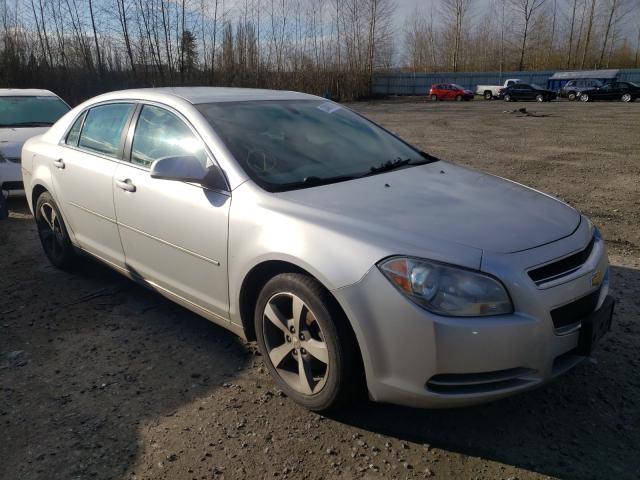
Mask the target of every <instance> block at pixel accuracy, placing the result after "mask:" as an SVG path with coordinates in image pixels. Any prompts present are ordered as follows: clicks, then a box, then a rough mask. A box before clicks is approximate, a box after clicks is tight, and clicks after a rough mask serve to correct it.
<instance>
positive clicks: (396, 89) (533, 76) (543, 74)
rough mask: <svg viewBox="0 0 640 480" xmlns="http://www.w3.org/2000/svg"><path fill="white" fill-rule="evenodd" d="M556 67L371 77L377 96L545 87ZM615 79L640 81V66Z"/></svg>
mask: <svg viewBox="0 0 640 480" xmlns="http://www.w3.org/2000/svg"><path fill="white" fill-rule="evenodd" d="M554 73H556V70H544V71H540V72H502V73H500V72H464V73H461V72H446V73H445V72H443V73H408V72H400V73H390V74H382V75H376V76H375V77H374V78H373V85H372V89H373V93H374V94H377V95H427V94H428V93H429V88H430V87H431V85H433V84H435V83H457V84H458V85H461V86H463V87H464V88H468V89H470V90H474V91H475V89H476V87H477V86H478V85H502V84H503V83H504V81H505V80H507V79H509V78H518V79H520V80H522V81H523V82H525V83H536V84H538V85H542V86H546V85H547V81H548V80H549V78H550V77H551V76H553V74H554ZM617 79H618V80H620V81H628V82H636V83H640V69H620V70H619V71H618V76H617Z"/></svg>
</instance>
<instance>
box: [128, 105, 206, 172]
mask: <svg viewBox="0 0 640 480" xmlns="http://www.w3.org/2000/svg"><path fill="white" fill-rule="evenodd" d="M183 156H193V157H196V158H197V159H198V160H200V162H201V163H202V165H203V166H205V167H207V166H208V165H207V154H206V153H205V150H204V147H203V145H202V142H201V141H200V139H198V138H197V137H196V136H195V135H194V134H193V132H192V131H191V129H190V128H189V127H188V126H187V125H186V124H185V123H184V122H183V121H182V120H181V119H179V118H178V117H177V116H176V115H174V114H173V113H171V112H169V111H167V110H165V109H164V108H159V107H154V106H152V105H145V106H144V107H143V108H142V112H140V117H139V118H138V124H137V125H136V131H135V134H134V135H133V145H132V147H131V163H134V164H136V165H141V166H143V167H149V166H150V165H151V164H152V163H153V162H154V161H155V160H158V159H161V158H167V157H183Z"/></svg>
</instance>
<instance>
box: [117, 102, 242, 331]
mask: <svg viewBox="0 0 640 480" xmlns="http://www.w3.org/2000/svg"><path fill="white" fill-rule="evenodd" d="M185 155H189V156H196V157H198V158H199V159H200V160H201V161H202V162H203V164H204V165H205V166H206V165H211V164H212V160H211V159H210V157H209V155H208V154H207V153H206V150H205V148H204V145H203V143H202V141H201V139H200V138H199V137H198V136H197V135H196V134H195V133H194V131H193V130H192V129H191V128H190V127H189V126H188V125H187V124H186V123H185V121H184V120H183V119H182V118H180V117H178V115H177V114H176V113H174V112H171V111H169V110H167V109H165V108H164V107H159V106H154V105H144V106H143V107H142V110H141V111H140V115H139V118H138V120H137V125H136V126H135V133H134V135H133V138H132V142H131V154H130V157H129V159H130V163H129V164H121V165H119V166H118V168H117V170H116V172H115V176H114V201H115V207H116V217H117V220H118V228H119V230H120V238H121V239H122V245H123V247H124V253H125V259H126V267H127V269H128V270H129V271H130V272H131V273H132V274H135V275H137V276H138V277H141V278H143V279H144V280H147V281H149V282H150V283H151V284H152V286H154V287H159V288H160V289H162V290H165V291H168V292H170V293H172V294H174V295H177V296H178V297H180V298H181V299H183V300H186V301H187V302H189V303H193V304H196V305H198V306H199V307H202V308H204V309H206V310H208V311H209V312H212V313H213V314H215V315H216V316H218V317H223V318H225V319H226V318H228V310H229V293H228V286H227V226H228V213H229V205H230V203H231V198H230V196H229V195H228V194H226V193H222V192H217V191H213V190H209V189H206V188H204V187H202V186H200V185H194V184H191V183H184V182H178V181H172V180H161V179H155V178H151V176H150V174H149V169H150V166H151V164H152V163H153V162H154V161H155V160H158V159H160V158H166V157H173V156H185Z"/></svg>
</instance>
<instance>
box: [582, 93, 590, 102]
mask: <svg viewBox="0 0 640 480" xmlns="http://www.w3.org/2000/svg"><path fill="white" fill-rule="evenodd" d="M589 100H590V98H589V94H587V93H583V94H582V95H580V101H581V102H588V101H589Z"/></svg>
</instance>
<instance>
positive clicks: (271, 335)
mask: <svg viewBox="0 0 640 480" xmlns="http://www.w3.org/2000/svg"><path fill="white" fill-rule="evenodd" d="M262 322H263V331H264V342H265V346H266V350H267V352H268V355H269V361H270V362H271V364H272V365H273V367H274V368H275V370H276V372H277V373H278V375H279V376H280V378H282V380H283V381H284V382H285V383H286V384H287V385H288V386H289V387H291V388H292V389H293V390H295V391H296V392H299V393H301V394H303V395H313V394H316V393H318V392H319V391H320V390H322V388H323V387H324V385H325V383H326V380H327V376H328V373H329V368H330V365H329V352H328V349H327V344H326V342H325V340H324V335H323V332H322V329H321V327H320V324H319V322H318V319H317V318H316V316H315V315H314V313H313V312H312V311H311V309H310V308H309V307H308V306H307V305H306V304H305V303H304V302H303V300H302V299H301V298H300V297H298V296H297V295H294V294H293V293H288V292H282V293H277V294H275V295H274V296H272V297H271V298H270V299H269V301H268V302H267V304H266V306H265V309H264V312H263V315H262Z"/></svg>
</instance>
